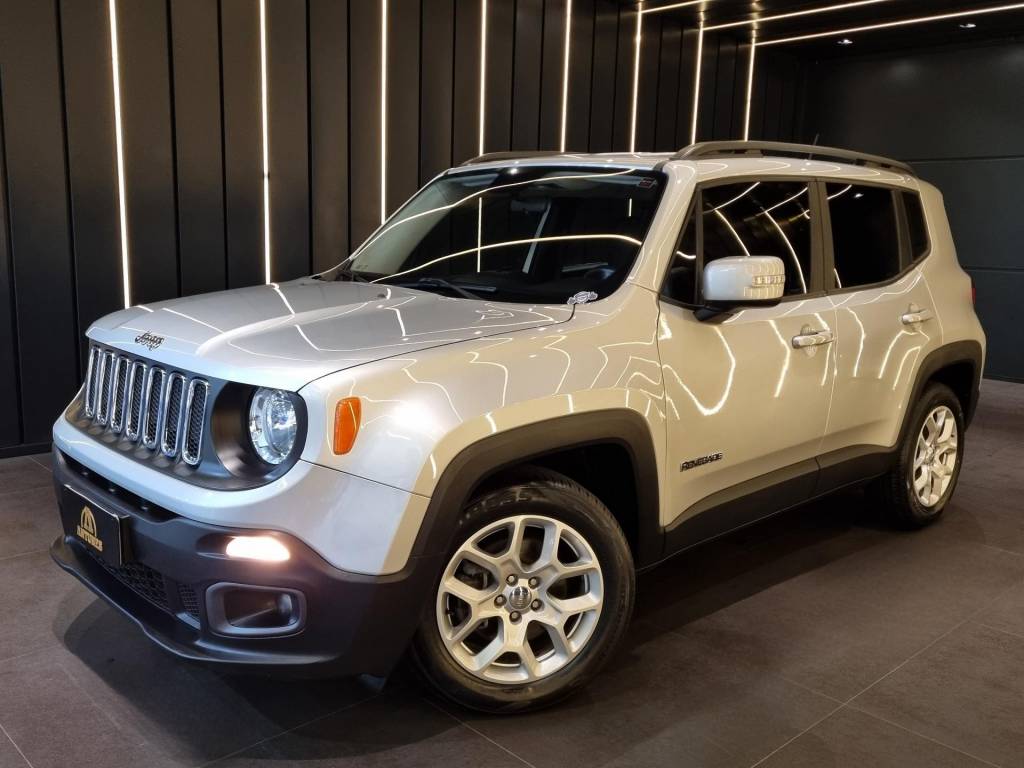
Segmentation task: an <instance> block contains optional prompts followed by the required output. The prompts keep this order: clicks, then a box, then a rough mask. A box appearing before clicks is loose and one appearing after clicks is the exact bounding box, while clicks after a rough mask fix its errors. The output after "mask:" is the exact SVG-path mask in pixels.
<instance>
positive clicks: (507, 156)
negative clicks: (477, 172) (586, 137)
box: [461, 149, 578, 165]
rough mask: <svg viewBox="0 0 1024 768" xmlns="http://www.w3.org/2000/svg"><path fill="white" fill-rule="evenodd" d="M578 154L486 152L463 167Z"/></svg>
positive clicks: (552, 150) (543, 151)
mask: <svg viewBox="0 0 1024 768" xmlns="http://www.w3.org/2000/svg"><path fill="white" fill-rule="evenodd" d="M573 154H578V153H576V152H561V151H559V150H557V149H541V150H537V149H535V150H533V151H531V152H485V153H484V154H482V155H477V156H476V157H471V158H470V159H469V160H466V161H465V162H464V163H461V165H476V164H477V163H492V162H499V161H501V160H528V159H530V158H531V157H553V156H555V155H573Z"/></svg>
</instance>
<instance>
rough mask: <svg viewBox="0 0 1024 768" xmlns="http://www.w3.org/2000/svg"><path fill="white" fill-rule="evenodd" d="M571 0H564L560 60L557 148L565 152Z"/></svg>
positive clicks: (567, 119) (567, 122)
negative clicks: (562, 45)
mask: <svg viewBox="0 0 1024 768" xmlns="http://www.w3.org/2000/svg"><path fill="white" fill-rule="evenodd" d="M571 32H572V0H565V54H564V61H563V62H562V138H561V142H560V143H559V147H558V148H559V150H560V151H562V152H565V132H566V128H567V126H568V124H569V58H570V46H571V45H572V35H571V34H570V33H571Z"/></svg>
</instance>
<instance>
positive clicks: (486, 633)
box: [437, 515, 604, 684]
mask: <svg viewBox="0 0 1024 768" xmlns="http://www.w3.org/2000/svg"><path fill="white" fill-rule="evenodd" d="M603 601H604V580H603V577H602V573H601V565H600V563H599V562H598V560H597V556H596V555H595V554H594V550H593V548H592V547H591V546H590V544H589V543H588V542H587V541H586V539H585V538H584V537H583V536H582V535H581V534H580V533H579V532H578V531H576V530H575V529H573V528H571V527H570V526H568V525H566V524H565V523H563V522H561V521H559V520H555V519H554V518H551V517H545V516H540V515H517V516H514V517H507V518H504V519H502V520H499V521H497V522H495V523H492V524H490V525H488V526H486V527H485V528H483V529H482V530H480V531H478V532H477V533H475V534H474V535H473V536H472V537H470V538H469V539H467V540H466V541H465V542H464V543H463V544H462V545H461V546H460V547H459V548H458V550H456V552H455V554H454V555H453V556H452V558H451V560H450V561H449V563H448V566H447V568H445V571H444V574H443V575H442V577H441V583H440V585H439V586H438V591H437V627H438V631H439V632H440V634H441V639H442V641H443V643H444V646H445V648H446V649H447V650H448V652H449V653H450V654H451V656H452V658H453V659H454V660H455V661H456V663H458V664H459V666H461V667H462V668H463V669H464V670H466V671H467V672H469V673H470V674H472V675H475V676H476V677H479V678H481V679H483V680H487V681H488V682H492V683H502V684H521V683H527V682H533V681H536V680H540V679H542V678H545V677H548V676H549V675H552V674H554V673H555V672H557V671H558V670H560V669H562V668H564V667H565V666H566V665H567V664H568V663H569V662H570V661H572V660H573V659H574V658H576V657H577V656H578V655H579V654H580V652H581V651H582V650H583V649H584V647H586V645H587V642H588V641H589V640H590V639H591V637H592V636H593V634H594V630H595V628H596V627H597V622H598V619H599V617H600V614H601V607H602V604H603Z"/></svg>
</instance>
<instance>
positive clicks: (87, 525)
mask: <svg viewBox="0 0 1024 768" xmlns="http://www.w3.org/2000/svg"><path fill="white" fill-rule="evenodd" d="M75 533H77V534H78V538H80V539H81V540H82V541H84V542H86V543H87V544H89V545H90V546H92V547H93V549H95V550H96V551H97V552H102V551H103V540H102V539H100V537H99V536H97V535H96V516H95V515H93V513H92V510H91V509H89V507H82V515H81V517H80V518H79V520H78V530H76V531H75Z"/></svg>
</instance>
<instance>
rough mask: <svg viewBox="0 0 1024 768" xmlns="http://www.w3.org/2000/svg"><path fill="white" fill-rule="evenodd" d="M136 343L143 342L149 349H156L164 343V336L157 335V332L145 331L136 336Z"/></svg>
mask: <svg viewBox="0 0 1024 768" xmlns="http://www.w3.org/2000/svg"><path fill="white" fill-rule="evenodd" d="M135 343H136V344H141V345H142V346H144V347H146V348H147V349H149V350H154V349H156V348H157V347H159V346H160V345H161V344H163V343H164V337H163V336H157V335H156V334H155V333H150V332H149V331H146V332H145V333H140V334H139V335H138V336H136V337H135Z"/></svg>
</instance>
